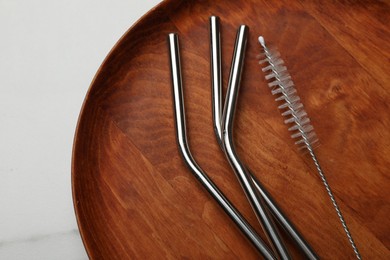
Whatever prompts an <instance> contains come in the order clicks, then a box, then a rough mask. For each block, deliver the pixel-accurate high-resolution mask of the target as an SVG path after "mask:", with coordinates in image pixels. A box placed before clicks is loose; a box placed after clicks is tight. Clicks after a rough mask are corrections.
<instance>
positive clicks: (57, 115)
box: [0, 0, 159, 259]
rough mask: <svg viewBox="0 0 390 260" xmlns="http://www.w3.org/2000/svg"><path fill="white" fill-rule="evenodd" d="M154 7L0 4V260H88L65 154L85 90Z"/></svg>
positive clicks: (121, 1)
mask: <svg viewBox="0 0 390 260" xmlns="http://www.w3.org/2000/svg"><path fill="white" fill-rule="evenodd" d="M158 2H159V0H148V1H138V0H97V1H93V0H69V1H55V0H54V1H53V0H35V1H22V0H0V177H1V179H0V209H1V214H0V259H86V258H87V255H86V253H85V250H84V247H83V245H82V242H81V239H80V236H79V233H78V230H77V224H76V220H75V215H74V211H73V204H72V196H71V175H70V165H71V151H72V142H73V135H74V131H75V127H76V122H77V117H78V114H79V112H80V108H81V104H82V101H83V99H84V96H85V94H86V91H87V89H88V86H89V84H90V82H91V80H92V78H93V76H94V74H95V73H96V71H97V69H98V67H99V66H100V64H101V63H102V61H103V59H104V57H105V56H106V55H107V53H108V52H109V51H110V49H111V47H112V46H113V45H114V44H115V42H116V41H117V40H118V39H119V38H120V36H121V35H122V34H123V33H124V32H125V31H126V30H127V29H128V28H129V27H130V26H131V25H132V24H133V23H134V22H135V21H136V20H137V19H138V18H139V17H141V15H143V14H144V13H146V12H147V11H148V10H149V9H150V8H152V7H153V6H154V5H156V4H157V3H158Z"/></svg>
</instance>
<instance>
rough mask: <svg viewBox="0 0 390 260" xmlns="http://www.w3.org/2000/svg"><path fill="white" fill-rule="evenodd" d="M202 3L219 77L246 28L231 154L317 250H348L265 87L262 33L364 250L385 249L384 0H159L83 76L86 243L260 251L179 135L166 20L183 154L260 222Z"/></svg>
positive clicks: (79, 154)
mask: <svg viewBox="0 0 390 260" xmlns="http://www.w3.org/2000/svg"><path fill="white" fill-rule="evenodd" d="M130 11H131V10H130ZM210 15H218V16H220V17H221V23H222V47H223V72H224V75H223V77H224V86H225V87H226V83H227V82H226V81H227V77H228V72H229V67H230V59H231V56H232V50H233V44H234V38H235V34H236V30H237V28H238V26H239V25H240V24H247V25H248V26H249V27H250V38H249V43H248V47H247V54H246V60H245V67H244V73H243V80H242V87H241V93H240V99H239V102H238V103H239V104H238V110H237V115H236V132H235V134H236V136H237V143H236V145H237V149H238V152H239V154H240V155H241V157H242V158H243V159H244V161H245V162H246V163H247V164H248V165H250V167H251V169H252V171H253V172H254V173H255V174H256V175H257V176H258V178H259V179H260V180H261V181H262V182H263V184H264V185H265V186H266V187H267V188H268V190H269V191H270V192H271V193H272V194H273V196H274V198H275V199H276V201H277V202H278V203H279V205H280V206H281V208H282V209H283V210H284V211H285V212H286V214H287V215H288V217H289V218H290V219H291V220H292V221H293V222H294V223H295V224H296V226H297V228H298V229H299V230H300V231H301V232H302V234H303V235H304V237H305V238H306V239H307V240H308V241H309V243H310V244H311V245H312V246H313V248H314V249H315V250H316V251H317V253H318V254H319V255H320V256H321V257H322V258H324V259H326V258H328V259H347V258H351V259H352V258H353V257H354V255H353V251H352V249H351V247H350V245H349V244H348V241H347V239H346V236H345V234H344V232H343V230H342V227H341V225H340V223H339V220H338V218H337V215H336V213H335V211H334V209H333V207H332V205H331V202H330V200H329V198H328V195H327V194H326V192H325V189H324V187H323V185H322V183H321V181H320V179H319V178H318V175H317V173H316V171H315V168H314V165H313V163H312V162H311V161H310V158H309V157H308V156H307V155H302V154H300V153H299V152H298V151H297V148H296V147H295V146H294V144H293V140H292V139H291V138H290V137H289V133H288V131H287V128H286V126H285V125H284V124H283V119H282V117H281V115H280V113H279V111H278V110H277V105H276V103H275V101H274V97H273V96H272V95H271V94H270V90H269V89H268V87H267V86H266V82H265V80H264V75H263V73H262V72H261V70H260V67H259V65H258V64H257V58H256V55H257V54H259V53H260V47H259V45H258V44H257V40H256V39H257V37H258V35H260V34H262V35H264V36H265V38H266V40H268V43H269V44H270V45H273V46H278V48H279V50H280V52H281V54H282V57H283V58H284V59H285V61H286V64H287V66H288V68H289V70H290V73H291V74H292V76H293V78H294V81H295V83H296V87H297V90H298V93H299V95H300V97H301V99H302V101H303V104H304V105H305V107H306V110H307V112H308V114H309V116H310V117H311V119H312V123H313V125H314V127H315V130H316V132H317V134H318V136H319V139H320V142H321V146H320V147H319V148H317V155H318V157H319V160H320V162H321V164H322V167H323V169H324V171H325V174H326V176H327V178H328V181H329V183H330V185H331V187H332V188H333V191H334V193H335V196H336V198H337V200H338V202H339V204H340V207H341V209H342V211H343V213H344V216H345V219H346V221H347V223H348V224H349V227H350V230H351V233H352V235H353V236H354V238H355V240H356V244H357V246H358V247H359V249H360V252H361V254H362V256H363V257H364V258H366V259H378V258H382V259H383V258H386V257H390V253H389V244H390V243H389V242H390V237H389V234H390V223H389V217H388V216H389V213H390V212H389V198H390V197H389V195H390V187H389V169H390V163H389V162H390V131H389V129H390V120H389V119H390V118H389V103H390V102H389V101H390V99H389V96H390V90H389V88H388V87H389V83H390V81H389V73H388V72H389V71H388V69H389V65H390V64H389V57H390V55H389V50H390V48H389V42H390V39H389V35H390V34H389V27H388V25H389V24H390V23H389V6H388V5H387V4H385V3H382V2H379V1H375V2H374V1H366V2H365V3H364V4H363V3H360V4H359V3H353V2H351V3H348V2H346V1H343V2H340V3H337V2H334V3H330V1H322V2H316V1H306V0H302V1H299V2H293V1H287V0H286V1H277V2H276V1H275V2H273V1H254V0H253V1H236V0H235V1H233V0H232V1H211V0H210V1H174V0H172V1H165V2H163V3H162V4H160V5H159V6H158V7H156V8H154V9H153V10H151V11H150V12H149V13H148V14H147V15H145V16H144V17H143V18H142V19H141V20H140V21H139V22H138V23H137V24H136V25H134V26H133V27H132V28H131V29H130V30H129V31H128V32H127V33H126V34H125V35H124V36H123V37H122V38H121V39H120V41H119V42H118V43H117V45H116V46H115V47H114V48H113V50H112V51H111V53H110V54H109V55H108V57H107V59H106V60H105V61H104V63H103V65H102V66H101V68H100V69H99V71H98V72H97V75H96V77H95V79H94V80H93V83H92V85H91V87H90V90H89V92H88V94H87V97H86V99H85V102H84V106H83V109H82V111H81V115H80V119H79V123H78V128H77V131H76V136H75V142H74V150H73V165H72V185H73V196H74V205H75V210H76V215H77V220H78V224H79V228H80V232H81V235H82V238H83V241H84V244H85V247H86V249H87V252H88V254H89V256H90V257H91V258H96V259H100V258H106V259H109V258H113V259H125V258H133V259H134V258H140V259H145V258H146V259H162V258H171V259H172V258H193V259H204V258H218V259H230V258H240V259H255V258H258V257H259V255H258V254H257V252H256V251H255V250H254V248H252V246H251V245H250V243H248V241H247V240H246V239H245V237H244V236H243V235H242V234H241V233H240V231H239V230H238V229H237V228H236V226H235V225H234V224H233V222H232V221H231V220H230V219H229V218H228V217H227V216H226V215H225V213H224V212H223V211H222V210H221V208H219V206H218V205H217V204H216V203H215V202H214V201H213V200H212V199H211V197H210V196H209V195H208V194H207V193H206V192H205V190H204V189H203V187H202V186H201V185H200V184H199V183H198V182H197V181H196V179H195V178H194V177H193V176H192V175H191V173H190V172H189V171H188V169H187V168H186V167H185V165H184V163H183V161H182V160H181V158H180V155H179V153H178V149H177V146H176V141H175V131H174V121H173V110H172V95H171V81H170V72H169V58H168V48H167V34H168V33H170V32H178V34H179V37H180V38H179V40H180V46H181V57H182V66H183V81H184V92H185V105H186V110H187V111H186V112H187V123H188V124H187V127H188V132H189V138H190V145H191V149H192V151H193V155H194V157H195V158H196V160H197V161H198V162H199V164H200V165H201V167H202V168H203V169H204V170H205V171H206V172H207V173H208V174H209V176H210V177H211V179H212V180H214V181H215V183H217V185H218V186H219V187H220V188H221V189H222V190H223V191H224V193H225V194H226V195H227V197H228V198H229V199H230V200H231V201H232V202H233V203H234V204H235V205H237V207H238V208H239V210H240V211H241V212H242V213H243V214H244V215H245V216H246V217H247V219H248V220H249V221H250V222H251V223H252V225H253V226H254V227H255V228H256V229H258V230H259V232H260V233H261V230H260V227H259V226H258V224H256V220H255V217H254V215H253V213H252V211H251V209H250V206H249V204H248V203H247V201H246V199H245V197H244V195H243V192H242V190H241V188H240V186H239V184H238V183H237V181H236V178H235V176H234V174H233V172H232V171H231V169H230V167H229V165H228V163H227V162H226V160H225V157H224V155H223V154H222V153H221V151H220V149H219V147H218V145H217V143H216V140H215V137H214V134H213V129H212V122H211V107H210V103H211V93H210V88H211V87H210V64H209V34H208V18H209V16H210ZM289 244H290V246H291V248H292V249H291V250H292V251H293V254H294V255H296V256H300V258H302V256H301V255H299V252H297V251H296V250H294V249H293V246H292V244H291V241H289Z"/></svg>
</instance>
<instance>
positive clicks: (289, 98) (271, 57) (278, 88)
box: [259, 36, 361, 260]
mask: <svg viewBox="0 0 390 260" xmlns="http://www.w3.org/2000/svg"><path fill="white" fill-rule="evenodd" d="M259 42H260V44H261V46H262V47H263V50H264V59H263V60H261V61H260V62H259V63H260V64H262V63H266V64H268V65H266V67H264V68H263V69H262V70H263V72H266V73H268V74H267V75H266V76H265V78H266V79H267V80H271V79H272V81H271V82H269V83H268V86H269V87H270V88H272V91H271V93H272V94H273V95H278V97H277V98H276V99H275V100H276V101H283V104H281V105H279V107H278V108H279V109H281V110H282V111H283V112H282V115H283V116H285V117H287V119H286V120H285V121H284V122H285V124H289V125H291V126H290V128H289V129H288V130H289V131H291V132H292V135H291V137H292V138H293V139H297V141H296V142H295V144H297V145H299V148H300V149H307V151H308V152H309V154H310V156H311V158H312V160H313V162H314V164H315V166H316V168H317V171H318V174H319V176H320V178H321V180H322V183H323V184H324V186H325V189H326V191H327V193H328V195H329V197H330V200H331V201H332V204H333V207H334V208H335V210H336V213H337V216H338V217H339V219H340V222H341V225H342V226H343V229H344V231H345V233H346V235H347V237H348V240H349V243H350V244H351V246H352V249H353V251H354V253H355V255H356V258H357V259H359V260H360V259H361V256H360V253H359V251H358V249H357V247H356V244H355V242H354V240H353V238H352V235H351V233H350V232H349V229H348V226H347V224H346V222H345V219H344V217H343V214H342V213H341V210H340V208H339V206H338V204H337V202H336V199H335V197H334V195H333V192H332V190H331V188H330V186H329V183H328V181H327V180H326V178H325V175H324V172H323V171H322V168H321V166H320V163H319V162H318V159H317V157H316V155H315V153H314V149H313V144H315V143H316V142H317V141H318V139H317V136H316V134H315V133H314V128H313V126H312V125H311V124H310V119H309V117H308V116H307V113H306V112H305V110H304V108H303V104H302V103H301V102H300V98H299V96H298V95H297V91H296V89H295V88H294V83H293V81H292V80H291V76H290V74H289V73H288V71H287V68H286V66H283V64H284V61H283V60H282V59H281V58H280V53H279V52H277V51H273V50H270V49H268V48H267V46H266V44H265V41H264V38H263V37H262V36H260V37H259Z"/></svg>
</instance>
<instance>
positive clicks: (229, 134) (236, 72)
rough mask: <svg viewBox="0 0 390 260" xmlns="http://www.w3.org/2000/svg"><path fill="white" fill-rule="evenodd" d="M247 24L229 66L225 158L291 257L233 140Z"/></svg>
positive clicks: (274, 241)
mask: <svg viewBox="0 0 390 260" xmlns="http://www.w3.org/2000/svg"><path fill="white" fill-rule="evenodd" d="M247 37H248V27H247V26H245V25H241V26H240V27H239V29H238V32H237V37H236V43H235V48H234V53H233V58H232V65H231V68H230V75H229V83H228V90H227V93H226V100H225V105H224V110H223V114H222V129H223V136H222V138H223V139H222V140H223V145H224V148H225V153H226V157H227V158H228V161H229V163H230V165H231V167H232V168H233V170H234V172H235V174H236V176H237V179H238V180H239V182H240V184H241V187H242V188H243V190H244V192H245V195H246V197H247V198H248V200H249V202H250V204H251V206H252V209H253V211H254V212H255V214H256V216H257V219H258V220H259V222H260V223H261V225H262V227H263V229H264V231H265V234H266V235H267V238H268V240H269V241H270V242H271V245H272V247H273V249H274V251H275V252H277V254H278V256H279V257H280V258H281V259H291V258H290V255H289V253H288V251H287V248H286V246H285V245H284V243H283V241H282V239H281V237H280V234H279V232H278V230H277V228H276V226H275V223H274V222H273V219H272V218H271V216H270V215H269V213H268V210H267V207H266V204H265V201H264V199H263V197H262V196H261V195H260V193H259V191H258V190H257V189H256V188H255V185H254V183H253V181H252V178H251V175H250V174H249V172H248V170H247V169H246V168H245V166H244V165H243V164H242V162H241V160H240V159H239V157H238V155H237V152H236V150H235V147H234V142H233V124H234V114H235V108H236V104H237V97H238V92H239V88H240V81H241V74H242V69H243V65H244V57H245V50H246V43H247Z"/></svg>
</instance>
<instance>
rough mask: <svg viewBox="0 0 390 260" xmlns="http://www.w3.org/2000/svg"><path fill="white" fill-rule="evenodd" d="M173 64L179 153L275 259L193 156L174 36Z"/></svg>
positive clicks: (171, 46)
mask: <svg viewBox="0 0 390 260" xmlns="http://www.w3.org/2000/svg"><path fill="white" fill-rule="evenodd" d="M168 42H169V50H170V64H171V78H172V90H173V101H174V102H173V103H174V104H173V105H174V112H175V127H176V137H177V142H178V146H179V151H180V153H181V155H182V156H183V159H184V161H185V163H186V165H187V166H188V168H189V169H190V170H191V172H192V174H193V175H194V176H195V177H196V178H197V179H198V181H199V182H200V183H201V184H202V185H203V186H204V187H205V188H206V190H207V191H208V192H209V193H210V195H211V196H212V197H213V198H214V199H215V200H216V201H217V202H218V204H219V205H220V206H221V207H222V208H223V210H224V211H225V212H226V214H228V216H229V217H230V218H231V219H232V220H233V221H234V223H236V225H237V226H238V227H239V228H240V230H241V231H242V232H243V233H244V235H245V236H246V237H247V238H248V239H249V240H250V241H251V242H252V244H253V245H254V246H255V248H256V249H257V250H258V251H259V252H260V253H261V254H262V255H263V256H264V257H265V258H266V259H275V257H274V255H273V253H272V251H271V250H270V249H269V248H268V247H267V245H266V244H265V243H264V241H263V240H262V239H261V238H260V237H259V235H258V234H257V233H256V231H255V230H254V229H253V228H252V227H251V226H250V224H249V223H248V222H247V221H246V220H245V219H244V217H243V216H242V215H241V214H240V213H239V211H238V210H237V209H236V208H235V207H234V206H233V205H232V204H231V202H230V201H229V200H228V199H227V198H226V197H225V195H224V194H223V193H222V192H221V191H220V190H219V189H218V187H217V186H216V185H215V184H214V183H213V182H212V181H211V180H210V179H209V178H208V176H207V175H206V173H205V172H204V171H203V170H202V169H201V168H200V167H199V165H198V164H197V163H196V161H195V160H194V158H193V157H192V155H191V152H190V149H189V146H188V141H187V132H186V120H185V110H184V98H183V86H182V75H181V65H180V54H179V43H178V36H177V34H174V33H171V34H169V36H168Z"/></svg>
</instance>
